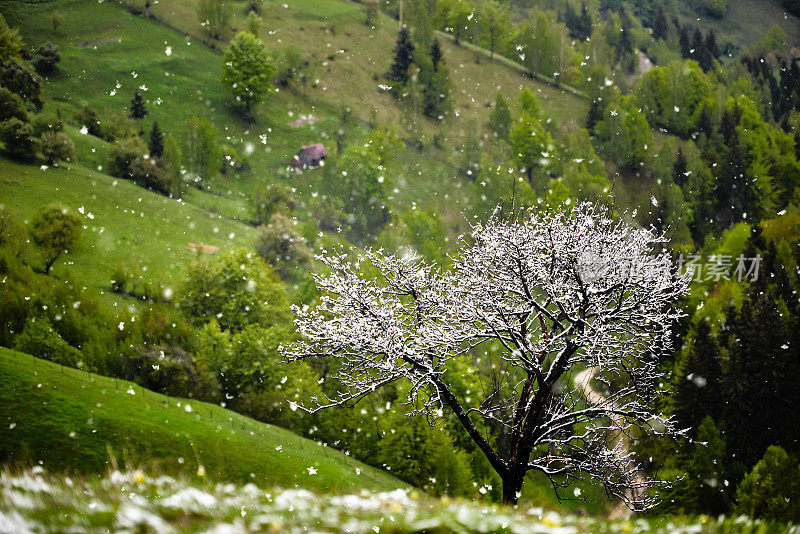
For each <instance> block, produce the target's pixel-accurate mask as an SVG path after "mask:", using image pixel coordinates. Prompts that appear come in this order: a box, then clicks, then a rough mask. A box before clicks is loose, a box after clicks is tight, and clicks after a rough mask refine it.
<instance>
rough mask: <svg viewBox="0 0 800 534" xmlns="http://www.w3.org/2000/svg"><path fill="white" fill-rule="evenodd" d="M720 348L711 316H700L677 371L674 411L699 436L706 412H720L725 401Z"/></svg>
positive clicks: (711, 414) (693, 434)
mask: <svg viewBox="0 0 800 534" xmlns="http://www.w3.org/2000/svg"><path fill="white" fill-rule="evenodd" d="M719 354H720V349H719V345H718V344H717V342H716V341H715V340H714V338H713V337H712V333H711V326H710V325H709V323H708V319H705V318H703V319H700V321H698V323H697V325H696V326H695V332H694V336H693V337H692V342H691V345H690V347H689V348H688V350H687V351H686V353H685V355H684V357H683V359H682V361H681V362H680V364H679V365H678V369H677V371H676V373H675V375H676V376H675V387H674V390H673V391H674V392H675V396H674V398H673V412H674V413H675V417H677V419H678V421H679V422H680V424H681V426H682V427H684V428H689V429H690V432H689V434H690V436H693V437H694V436H696V432H697V429H698V428H699V426H700V422H701V421H702V420H703V418H704V417H706V416H717V415H718V414H719V410H720V409H722V405H721V398H720V392H721V389H720V388H721V385H720V382H721V377H722V368H721V367H720V361H719Z"/></svg>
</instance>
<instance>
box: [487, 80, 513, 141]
mask: <svg viewBox="0 0 800 534" xmlns="http://www.w3.org/2000/svg"><path fill="white" fill-rule="evenodd" d="M511 122H512V119H511V110H509V109H508V103H507V102H506V99H505V98H503V94H502V93H501V92H500V91H497V96H496V97H495V100H494V108H493V109H492V114H491V116H490V117H489V128H491V130H492V133H494V135H495V136H497V137H498V138H499V139H508V134H509V132H510V131H511Z"/></svg>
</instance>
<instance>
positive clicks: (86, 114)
mask: <svg viewBox="0 0 800 534" xmlns="http://www.w3.org/2000/svg"><path fill="white" fill-rule="evenodd" d="M75 120H76V121H78V123H79V124H80V125H81V126H85V127H86V129H87V133H89V134H90V135H93V136H95V137H102V136H103V131H102V126H101V122H100V115H98V114H97V111H96V110H95V109H94V108H93V107H92V106H90V105H89V104H88V103H87V104H84V105H83V106H82V107H81V109H80V110H79V111H78V112H77V113H75Z"/></svg>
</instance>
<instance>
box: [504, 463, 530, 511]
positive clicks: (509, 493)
mask: <svg viewBox="0 0 800 534" xmlns="http://www.w3.org/2000/svg"><path fill="white" fill-rule="evenodd" d="M502 480H503V504H505V505H507V506H515V505H516V504H517V500H519V495H520V491H521V490H522V482H523V481H524V480H525V470H524V469H523V470H521V471H518V470H514V469H511V470H509V473H508V475H507V476H505V477H504V478H503V479H502Z"/></svg>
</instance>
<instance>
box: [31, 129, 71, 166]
mask: <svg viewBox="0 0 800 534" xmlns="http://www.w3.org/2000/svg"><path fill="white" fill-rule="evenodd" d="M39 144H40V148H41V150H42V155H43V156H44V158H45V159H46V160H47V164H48V165H55V164H56V163H58V162H59V161H73V160H74V159H75V144H74V143H73V142H72V140H71V139H70V138H69V137H67V136H66V135H65V134H64V133H63V132H54V131H49V132H45V133H43V134H42V137H41V141H40V143H39Z"/></svg>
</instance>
